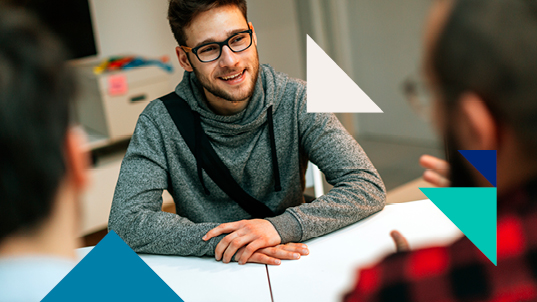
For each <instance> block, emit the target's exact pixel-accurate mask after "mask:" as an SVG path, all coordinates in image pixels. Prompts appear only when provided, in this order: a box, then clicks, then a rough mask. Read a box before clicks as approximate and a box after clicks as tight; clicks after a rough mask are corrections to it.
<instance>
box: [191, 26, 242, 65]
mask: <svg viewBox="0 0 537 302" xmlns="http://www.w3.org/2000/svg"><path fill="white" fill-rule="evenodd" d="M224 46H228V47H229V49H231V51H233V52H241V51H244V50H246V49H248V48H249V47H250V46H252V29H248V30H245V31H241V32H238V33H236V34H233V35H232V36H231V37H229V38H227V40H225V41H223V42H211V43H207V44H203V45H200V46H197V47H194V48H191V47H187V46H181V48H182V49H183V50H184V51H185V52H192V53H194V54H195V55H196V57H198V60H200V62H203V63H207V62H212V61H215V60H218V58H220V56H221V55H222V47H224Z"/></svg>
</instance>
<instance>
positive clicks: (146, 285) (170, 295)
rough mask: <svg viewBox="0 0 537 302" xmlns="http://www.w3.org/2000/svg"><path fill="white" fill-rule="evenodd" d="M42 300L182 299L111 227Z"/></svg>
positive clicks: (57, 301) (50, 301)
mask: <svg viewBox="0 0 537 302" xmlns="http://www.w3.org/2000/svg"><path fill="white" fill-rule="evenodd" d="M42 301H43V302H63V301H88V302H89V301H91V302H94V301H100V302H105V301H114V302H115V301H173V302H183V300H182V299H181V298H179V296H177V294H176V293H175V292H174V291H173V290H172V289H171V288H170V287H169V286H168V285H167V284H166V283H165V282H164V281H162V279H160V277H159V276H158V275H157V274H156V273H155V272H154V271H153V270H152V269H151V268H150V267H149V266H147V264H145V262H144V261H143V260H142V259H141V258H140V257H139V256H138V255H137V254H136V253H135V252H134V251H133V250H132V249H131V248H130V247H129V246H128V245H127V244H126V243H125V242H124V241H123V240H122V239H121V238H120V237H119V236H118V235H117V234H116V233H115V232H114V231H111V232H110V233H108V235H106V237H104V238H103V240H101V242H99V244H98V245H97V246H95V247H94V248H93V250H92V251H91V252H90V253H89V254H88V255H87V256H86V257H84V259H82V261H80V263H78V265H77V266H76V267H75V268H73V270H71V272H70V273H69V274H67V276H66V277H65V278H64V279H63V280H62V281H61V282H60V283H58V285H56V287H54V289H53V290H52V291H51V292H50V293H49V294H48V295H47V296H46V297H45V298H44V299H43V300H42Z"/></svg>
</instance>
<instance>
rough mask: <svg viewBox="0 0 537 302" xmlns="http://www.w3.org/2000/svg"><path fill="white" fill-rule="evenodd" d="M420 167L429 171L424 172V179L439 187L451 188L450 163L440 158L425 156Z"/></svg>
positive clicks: (421, 159)
mask: <svg viewBox="0 0 537 302" xmlns="http://www.w3.org/2000/svg"><path fill="white" fill-rule="evenodd" d="M420 165H421V166H422V167H424V168H425V169H427V171H425V172H423V179H425V181H427V182H428V183H431V184H433V185H435V186H437V187H449V185H450V182H449V163H448V162H447V161H445V160H443V159H440V158H438V157H434V156H431V155H423V156H421V157H420Z"/></svg>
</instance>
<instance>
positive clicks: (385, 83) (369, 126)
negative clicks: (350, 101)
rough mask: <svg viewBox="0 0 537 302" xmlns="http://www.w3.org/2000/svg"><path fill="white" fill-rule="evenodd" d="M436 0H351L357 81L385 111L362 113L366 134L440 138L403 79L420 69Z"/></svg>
mask: <svg viewBox="0 0 537 302" xmlns="http://www.w3.org/2000/svg"><path fill="white" fill-rule="evenodd" d="M430 5H431V1H430V0H405V1H398V0H385V1H384V0H383V1H369V0H349V1H348V7H349V9H348V14H349V18H348V19H349V20H350V23H349V26H350V31H349V32H350V40H351V43H352V46H351V47H352V53H353V71H354V80H355V82H356V83H357V84H358V85H359V86H360V87H361V88H362V89H363V90H364V91H365V92H366V93H367V94H368V95H369V96H370V97H371V99H372V100H373V101H374V102H375V103H376V104H377V105H378V106H379V107H380V108H381V109H382V110H383V111H384V113H383V114H360V115H358V122H359V124H358V129H359V131H360V134H365V135H371V136H375V137H378V138H386V139H395V140H413V141H415V140H419V141H422V142H430V143H432V142H436V138H435V136H434V135H433V132H432V130H431V127H430V125H428V124H427V123H425V122H423V121H421V120H419V119H418V118H417V116H416V114H414V113H413V112H412V111H411V109H410V107H409V106H408V104H407V102H406V100H405V98H404V95H403V93H402V89H401V83H402V82H403V80H404V79H405V78H406V76H408V75H409V74H410V73H412V72H417V71H419V68H420V63H421V55H422V35H423V26H424V21H425V17H426V15H427V13H428V9H429V6H430Z"/></svg>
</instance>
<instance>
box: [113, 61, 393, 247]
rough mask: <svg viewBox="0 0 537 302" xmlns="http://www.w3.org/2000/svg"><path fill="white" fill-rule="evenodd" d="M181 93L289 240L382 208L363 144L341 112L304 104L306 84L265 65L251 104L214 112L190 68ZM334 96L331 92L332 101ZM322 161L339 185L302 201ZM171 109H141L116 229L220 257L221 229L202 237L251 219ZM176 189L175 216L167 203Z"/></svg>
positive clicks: (144, 242) (116, 207)
mask: <svg viewBox="0 0 537 302" xmlns="http://www.w3.org/2000/svg"><path fill="white" fill-rule="evenodd" d="M175 92H176V93H177V94H178V95H179V96H181V97H182V98H183V99H185V100H186V101H187V103H188V104H189V105H190V107H191V108H192V109H193V110H195V111H197V112H198V113H199V114H200V116H201V123H202V128H203V129H204V131H205V133H206V134H207V136H208V137H209V140H210V141H211V143H212V146H213V148H214V149H215V151H216V153H217V154H218V155H219V156H220V158H221V159H222V161H223V162H224V163H225V164H226V166H227V167H228V168H229V170H230V172H231V174H232V175H233V178H234V179H235V180H236V181H237V182H238V183H239V185H240V186H241V187H242V188H243V189H244V190H245V191H246V192H248V193H249V194H250V195H252V196H253V197H254V198H256V199H258V200H260V201H262V202H263V203H265V204H266V205H267V206H268V207H269V208H270V209H271V210H272V211H273V212H275V213H276V214H277V216H275V217H271V218H267V220H269V221H270V222H271V223H272V224H273V225H274V227H275V229H276V230H277V231H278V233H279V235H280V237H281V239H282V243H287V242H300V241H304V240H307V239H310V238H313V237H317V236H321V235H324V234H327V233H330V232H332V231H335V230H337V229H339V228H342V227H344V226H347V225H349V224H351V223H354V222H356V221H358V220H360V219H362V218H364V217H367V216H369V215H371V214H373V213H375V212H377V211H379V210H381V209H382V208H383V207H384V204H385V188H384V184H383V182H382V180H381V179H380V176H379V175H378V173H377V170H376V169H375V168H374V167H373V165H372V164H371V162H370V161H369V159H368V158H367V156H366V154H365V153H364V151H363V150H362V148H361V147H360V146H359V145H358V143H357V142H356V141H355V140H354V139H353V138H352V137H351V136H350V135H349V133H348V132H347V131H346V130H345V129H344V128H343V126H342V125H341V124H340V123H339V121H338V120H337V118H336V117H335V116H334V115H333V114H326V113H307V112H306V83H305V82H304V81H301V80H297V79H292V78H289V77H288V76H287V75H285V74H283V73H278V72H276V71H274V69H273V68H272V67H270V66H268V65H261V66H260V69H259V77H258V81H257V84H256V86H255V90H254V94H253V96H252V98H251V99H250V102H249V104H248V106H247V107H246V109H245V110H243V111H242V112H240V113H238V114H235V115H232V116H221V115H217V114H215V113H213V112H212V111H211V110H210V109H209V108H208V107H207V105H206V103H205V101H204V95H203V89H202V88H201V86H200V84H199V82H198V80H197V79H196V77H195V75H194V74H193V73H190V72H185V74H184V77H183V80H182V81H181V83H179V85H178V86H177V88H176V90H175ZM329 101H330V100H327V102H329ZM270 106H273V112H274V113H273V114H274V115H273V119H274V133H275V140H276V150H277V159H278V166H279V169H280V176H281V185H282V190H281V191H279V192H276V191H275V190H274V184H275V183H274V177H273V174H274V173H273V166H272V164H273V161H272V157H271V146H270V140H269V131H268V126H267V109H268V108H269V107H270ZM308 160H310V161H311V162H313V163H315V164H316V165H317V166H318V167H319V168H320V169H321V171H322V172H323V173H324V174H325V176H326V179H327V181H328V182H329V183H330V184H332V185H334V188H332V189H331V190H330V192H328V194H326V195H323V196H321V197H319V198H317V199H316V200H315V201H313V202H311V203H304V196H303V192H304V188H305V170H306V166H307V163H308ZM203 180H204V183H205V186H206V187H207V189H208V190H209V192H210V195H207V194H206V193H205V191H204V189H203V187H202V184H201V183H200V180H199V178H198V173H197V166H196V159H195V158H194V155H193V154H192V152H191V151H190V149H189V148H188V146H187V145H186V143H185V142H184V140H183V139H182V137H181V135H180V133H179V131H178V130H177V128H176V126H175V124H174V122H173V120H172V119H171V117H170V116H169V114H168V112H167V110H166V107H165V106H164V104H163V103H162V102H161V101H160V100H159V99H157V100H154V101H152V102H151V103H150V104H149V105H148V106H147V108H146V109H145V110H144V112H143V113H142V114H141V115H140V118H139V119H138V123H137V125H136V129H135V131H134V134H133V136H132V139H131V142H130V145H129V148H128V150H127V154H126V155H125V158H124V159H123V163H122V165H121V173H120V175H119V180H118V184H117V187H116V191H115V194H114V200H113V202H112V209H111V212H110V218H109V224H108V227H109V229H110V230H114V231H115V232H116V233H117V234H118V235H119V236H121V238H123V240H125V242H126V243H127V244H129V245H130V246H131V248H132V249H134V250H135V251H136V252H144V253H154V254H170V255H183V256H186V255H195V256H202V255H208V256H212V255H214V250H215V247H216V245H217V244H218V242H219V241H220V240H221V239H222V238H223V237H224V236H225V235H221V236H219V237H216V238H212V239H210V240H209V241H207V242H205V241H203V240H202V239H201V238H202V237H203V236H204V235H205V233H207V232H208V231H209V230H211V229H212V228H214V227H216V226H218V225H219V224H221V223H224V222H231V221H238V220H241V219H250V218H251V217H250V215H249V214H248V213H247V212H246V211H244V210H243V209H242V208H241V207H240V206H239V205H238V204H237V203H236V202H235V201H233V200H231V199H230V198H229V197H228V196H227V195H226V194H225V193H224V192H223V191H222V190H221V189H220V188H219V187H218V186H217V185H216V184H215V183H214V182H213V181H212V180H211V179H210V178H209V177H208V176H207V175H206V174H205V172H203ZM166 189H169V190H168V191H170V193H171V195H172V196H173V199H174V201H175V204H176V210H177V215H176V214H171V213H166V212H162V211H161V207H162V197H161V196H162V191H163V190H166Z"/></svg>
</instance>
